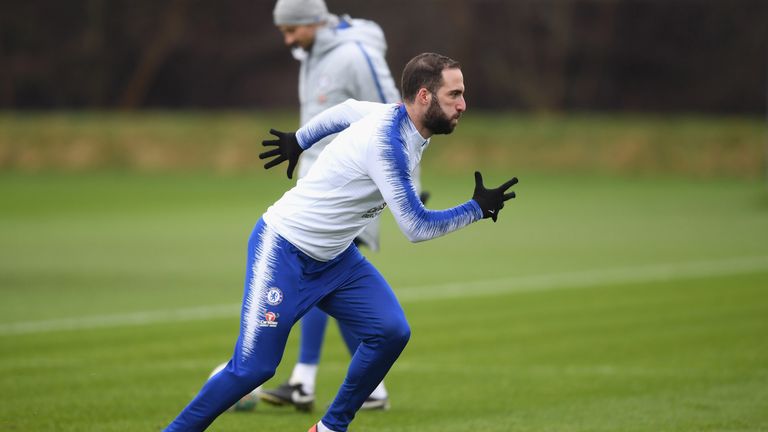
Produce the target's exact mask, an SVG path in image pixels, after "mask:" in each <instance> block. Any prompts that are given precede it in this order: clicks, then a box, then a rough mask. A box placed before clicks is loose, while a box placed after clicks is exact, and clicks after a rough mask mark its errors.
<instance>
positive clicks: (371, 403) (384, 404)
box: [360, 396, 389, 411]
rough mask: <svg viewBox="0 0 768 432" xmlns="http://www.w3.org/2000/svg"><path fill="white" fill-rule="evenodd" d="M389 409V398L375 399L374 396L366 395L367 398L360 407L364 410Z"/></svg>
mask: <svg viewBox="0 0 768 432" xmlns="http://www.w3.org/2000/svg"><path fill="white" fill-rule="evenodd" d="M388 409H389V398H384V399H376V398H374V397H371V396H368V399H366V400H365V402H363V406H361V407H360V410H361V411H363V410H366V411H373V410H382V411H386V410H388Z"/></svg>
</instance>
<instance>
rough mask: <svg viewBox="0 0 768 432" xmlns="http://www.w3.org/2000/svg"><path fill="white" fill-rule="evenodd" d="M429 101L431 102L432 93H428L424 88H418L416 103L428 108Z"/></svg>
mask: <svg viewBox="0 0 768 432" xmlns="http://www.w3.org/2000/svg"><path fill="white" fill-rule="evenodd" d="M431 101H432V93H430V91H429V90H427V89H426V88H425V87H422V88H420V89H419V92H418V93H416V102H417V103H419V104H421V105H424V106H429V103H430V102H431Z"/></svg>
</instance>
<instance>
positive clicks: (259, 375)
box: [233, 364, 277, 387]
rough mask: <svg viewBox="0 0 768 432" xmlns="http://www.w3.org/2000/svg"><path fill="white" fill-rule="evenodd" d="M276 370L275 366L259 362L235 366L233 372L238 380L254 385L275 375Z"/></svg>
mask: <svg viewBox="0 0 768 432" xmlns="http://www.w3.org/2000/svg"><path fill="white" fill-rule="evenodd" d="M276 370H277V367H275V366H272V365H264V364H259V365H249V366H248V367H240V368H237V369H236V370H235V371H234V372H233V374H234V375H235V377H236V378H237V379H238V380H240V381H243V382H247V383H250V384H253V386H254V387H255V386H257V385H260V384H262V383H264V382H266V381H267V380H269V379H270V378H272V377H273V376H275V371H276Z"/></svg>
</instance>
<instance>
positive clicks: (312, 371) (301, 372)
mask: <svg viewBox="0 0 768 432" xmlns="http://www.w3.org/2000/svg"><path fill="white" fill-rule="evenodd" d="M316 377H317V365H316V364H314V365H313V364H306V363H296V366H294V367H293V373H292V374H291V378H290V379H289V380H288V384H291V385H293V384H301V386H302V387H303V388H304V391H305V392H307V393H309V394H314V393H315V379H316Z"/></svg>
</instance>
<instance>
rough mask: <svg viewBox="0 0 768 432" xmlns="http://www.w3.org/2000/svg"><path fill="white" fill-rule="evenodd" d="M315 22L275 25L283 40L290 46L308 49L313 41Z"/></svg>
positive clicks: (315, 28)
mask: <svg viewBox="0 0 768 432" xmlns="http://www.w3.org/2000/svg"><path fill="white" fill-rule="evenodd" d="M317 27H318V25H317V24H301V25H281V26H277V29H278V30H280V33H282V34H283V42H284V43H285V45H286V46H287V47H290V48H303V49H305V50H307V51H309V48H310V47H312V44H313V43H314V42H315V33H316V32H317Z"/></svg>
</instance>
